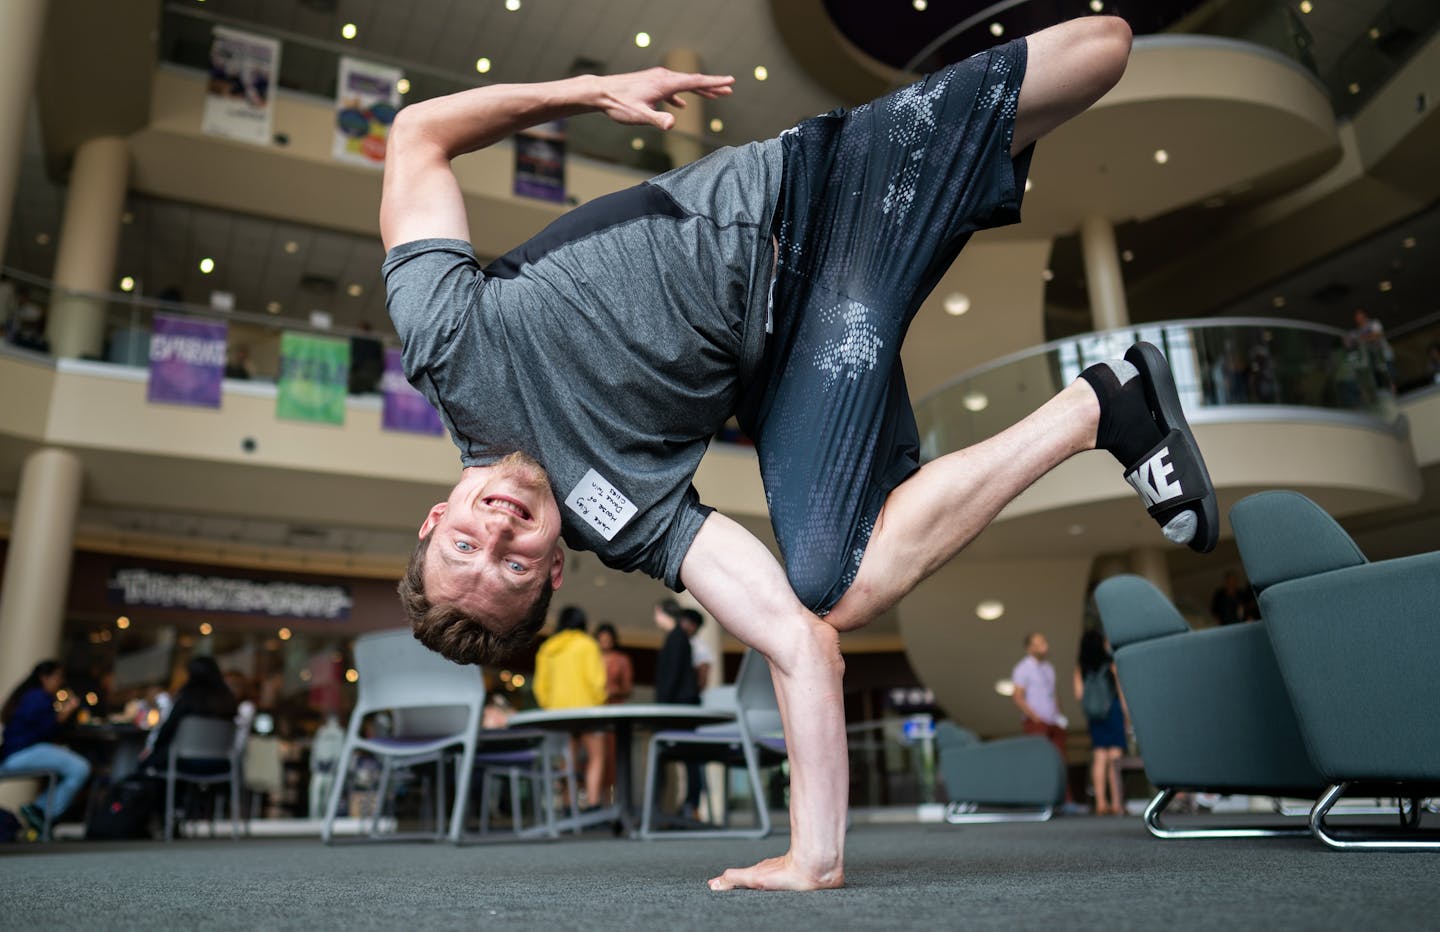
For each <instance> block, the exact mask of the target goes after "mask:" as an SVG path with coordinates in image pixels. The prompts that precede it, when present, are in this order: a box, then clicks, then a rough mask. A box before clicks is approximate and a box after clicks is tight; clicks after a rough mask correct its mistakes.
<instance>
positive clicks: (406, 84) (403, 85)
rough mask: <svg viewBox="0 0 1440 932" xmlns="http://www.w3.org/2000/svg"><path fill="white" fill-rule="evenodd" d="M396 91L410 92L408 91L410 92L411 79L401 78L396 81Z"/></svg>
mask: <svg viewBox="0 0 1440 932" xmlns="http://www.w3.org/2000/svg"><path fill="white" fill-rule="evenodd" d="M395 93H397V94H408V93H410V79H409V78H401V79H400V80H398V81H396V82H395Z"/></svg>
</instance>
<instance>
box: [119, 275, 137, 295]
mask: <svg viewBox="0 0 1440 932" xmlns="http://www.w3.org/2000/svg"><path fill="white" fill-rule="evenodd" d="M120 290H121V291H124V292H131V291H134V290H135V279H133V278H131V277H130V276H129V275H126V276H125V277H124V278H122V279H120Z"/></svg>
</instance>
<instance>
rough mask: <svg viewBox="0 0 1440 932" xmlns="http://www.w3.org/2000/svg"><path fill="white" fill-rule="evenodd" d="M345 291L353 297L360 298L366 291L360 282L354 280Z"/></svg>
mask: <svg viewBox="0 0 1440 932" xmlns="http://www.w3.org/2000/svg"><path fill="white" fill-rule="evenodd" d="M345 293H346V294H348V295H349V296H350V297H352V298H358V297H360V296H361V295H362V294H364V293H365V289H364V288H362V287H360V284H359V283H358V282H354V283H351V285H350V287H348V288H346V289H345Z"/></svg>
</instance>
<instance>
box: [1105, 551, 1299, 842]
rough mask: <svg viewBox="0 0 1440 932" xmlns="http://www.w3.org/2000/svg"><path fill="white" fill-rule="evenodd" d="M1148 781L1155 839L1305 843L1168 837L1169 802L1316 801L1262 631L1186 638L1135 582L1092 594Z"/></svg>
mask: <svg viewBox="0 0 1440 932" xmlns="http://www.w3.org/2000/svg"><path fill="white" fill-rule="evenodd" d="M1095 601H1096V604H1097V605H1098V606H1099V609H1100V617H1101V619H1102V621H1103V623H1104V626H1105V633H1106V635H1107V636H1108V637H1109V639H1110V645H1111V647H1112V648H1113V649H1114V650H1115V669H1116V673H1117V674H1118V675H1119V679H1120V688H1121V690H1122V691H1123V692H1124V694H1125V699H1126V702H1127V705H1128V706H1129V709H1130V720H1131V723H1132V724H1133V725H1134V727H1135V737H1136V739H1137V740H1138V741H1139V744H1140V753H1141V756H1142V757H1143V758H1144V760H1145V774H1146V776H1147V777H1149V779H1150V782H1151V783H1153V784H1154V785H1155V786H1156V787H1157V788H1158V789H1159V791H1160V792H1159V794H1158V795H1157V796H1156V797H1155V798H1154V800H1152V801H1151V803H1150V805H1149V807H1148V808H1147V809H1146V810H1145V825H1146V827H1147V828H1149V829H1150V831H1151V832H1152V833H1154V834H1155V835H1157V836H1159V837H1161V838H1216V837H1232V838H1233V837H1256V836H1272V835H1305V834H1309V831H1308V830H1307V829H1305V828H1303V827H1301V826H1288V827H1280V828H1269V827H1267V828H1260V827H1245V828H1194V829H1184V830H1180V829H1174V828H1168V827H1166V826H1165V825H1164V824H1162V822H1161V816H1162V814H1163V813H1164V811H1165V808H1166V806H1168V805H1169V804H1170V802H1171V801H1172V800H1173V799H1174V798H1175V794H1176V793H1178V792H1185V791H1192V790H1193V791H1204V792H1213V793H1255V794H1261V795H1267V796H1299V797H1304V798H1308V799H1314V798H1315V797H1316V796H1318V795H1319V794H1320V792H1321V790H1323V789H1324V786H1325V784H1324V781H1323V779H1322V778H1321V776H1320V774H1319V773H1317V772H1316V770H1315V768H1314V767H1313V766H1312V765H1311V763H1310V759H1309V757H1308V756H1307V754H1306V753H1305V746H1304V743H1303V742H1302V740H1301V737H1300V729H1299V726H1298V724H1297V723H1296V720H1295V713H1294V711H1293V710H1292V709H1291V707H1290V699H1289V697H1288V696H1287V695H1286V692H1285V688H1284V685H1283V684H1282V682H1281V679H1280V671H1279V669H1278V668H1277V667H1276V664H1275V658H1274V655H1273V654H1272V653H1271V650H1270V643H1269V641H1268V640H1267V639H1266V637H1265V632H1264V630H1262V625H1259V624H1243V625H1229V626H1227V627H1223V628H1208V629H1204V630H1197V631H1192V630H1191V629H1190V625H1189V624H1188V623H1186V621H1185V619H1184V617H1183V616H1181V614H1180V613H1179V611H1177V610H1176V608H1175V606H1174V605H1173V604H1171V602H1170V600H1169V599H1168V598H1166V597H1165V596H1164V595H1163V594H1162V593H1161V592H1160V591H1159V590H1158V589H1156V588H1155V587H1154V586H1153V585H1151V584H1150V583H1149V582H1148V581H1147V580H1144V579H1142V578H1140V577H1139V576H1115V577H1112V578H1110V579H1107V580H1105V581H1104V582H1102V583H1101V584H1100V585H1099V587H1098V588H1097V589H1096V590H1095Z"/></svg>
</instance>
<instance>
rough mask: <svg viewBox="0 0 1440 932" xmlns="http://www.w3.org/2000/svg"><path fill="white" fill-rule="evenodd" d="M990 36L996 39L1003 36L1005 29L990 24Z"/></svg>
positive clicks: (995, 24)
mask: <svg viewBox="0 0 1440 932" xmlns="http://www.w3.org/2000/svg"><path fill="white" fill-rule="evenodd" d="M990 35H992V36H995V37H996V38H999V37H1000V36H1003V35H1005V27H1004V26H1002V25H1000V24H999V23H991V24H990Z"/></svg>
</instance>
